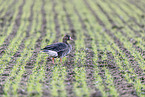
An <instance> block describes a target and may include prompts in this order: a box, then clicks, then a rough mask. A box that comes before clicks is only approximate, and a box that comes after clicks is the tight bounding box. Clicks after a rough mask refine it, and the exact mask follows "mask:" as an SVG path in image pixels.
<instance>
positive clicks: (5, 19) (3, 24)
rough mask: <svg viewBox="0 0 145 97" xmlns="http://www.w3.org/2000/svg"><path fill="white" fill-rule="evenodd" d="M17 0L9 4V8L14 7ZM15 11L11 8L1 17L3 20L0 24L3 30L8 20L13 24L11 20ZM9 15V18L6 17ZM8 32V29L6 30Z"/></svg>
mask: <svg viewBox="0 0 145 97" xmlns="http://www.w3.org/2000/svg"><path fill="white" fill-rule="evenodd" d="M16 2H17V0H14V1H13V2H12V3H11V4H10V5H9V6H8V9H12V7H13V6H14V5H15V4H16ZM13 14H14V13H13V12H12V11H11V10H8V11H7V12H6V13H5V15H4V16H2V17H1V18H0V20H2V22H1V23H0V26H1V27H2V30H3V28H4V26H6V22H7V21H8V23H9V24H11V20H12V18H13ZM6 17H9V18H6ZM5 33H6V31H5Z"/></svg>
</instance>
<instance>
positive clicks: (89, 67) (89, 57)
mask: <svg viewBox="0 0 145 97" xmlns="http://www.w3.org/2000/svg"><path fill="white" fill-rule="evenodd" d="M74 11H75V13H76V15H77V16H78V17H79V21H80V23H81V25H82V29H83V31H84V35H85V40H84V42H85V48H84V51H85V53H86V56H85V58H86V61H85V65H84V66H85V68H86V73H87V74H86V78H87V85H88V87H89V88H90V89H92V90H93V89H95V86H94V83H93V82H94V76H93V74H94V64H93V57H94V52H93V50H92V45H91V44H90V43H91V42H92V38H91V37H90V35H89V34H88V30H87V28H86V25H85V23H84V21H83V19H82V17H81V15H80V13H79V12H78V9H77V8H76V7H74ZM86 19H87V18H86ZM95 92H96V93H99V94H98V95H101V92H100V91H99V89H95ZM93 95H94V94H91V96H93Z"/></svg>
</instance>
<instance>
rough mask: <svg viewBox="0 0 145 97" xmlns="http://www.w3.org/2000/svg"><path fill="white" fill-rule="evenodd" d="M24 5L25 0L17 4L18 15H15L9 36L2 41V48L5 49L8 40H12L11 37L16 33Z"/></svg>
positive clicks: (8, 42)
mask: <svg viewBox="0 0 145 97" xmlns="http://www.w3.org/2000/svg"><path fill="white" fill-rule="evenodd" d="M24 5H25V0H23V2H22V4H21V5H20V6H19V12H18V15H17V17H16V20H15V24H14V26H13V30H12V33H10V34H9V36H8V37H7V38H6V39H5V41H4V43H3V46H2V48H3V50H5V49H7V47H8V45H9V44H10V42H11V41H12V39H13V38H14V37H15V35H16V34H17V30H18V29H19V27H20V22H21V21H20V19H21V16H22V13H23V6H24Z"/></svg>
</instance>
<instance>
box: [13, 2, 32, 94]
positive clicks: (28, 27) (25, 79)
mask: <svg viewBox="0 0 145 97" xmlns="http://www.w3.org/2000/svg"><path fill="white" fill-rule="evenodd" d="M33 7H34V1H33V3H32V5H31V7H30V16H29V18H28V20H29V25H28V26H27V30H26V37H25V38H24V39H23V40H22V42H21V44H20V46H19V50H18V51H17V52H16V53H15V56H17V55H18V56H19V53H20V52H22V51H23V50H24V48H25V44H24V43H25V41H26V40H27V39H28V38H29V33H30V31H31V29H32V23H33ZM28 75H29V69H27V68H25V73H24V74H23V75H22V78H21V81H20V88H19V89H18V94H19V93H20V94H21V95H26V92H25V91H24V90H23V89H21V88H24V87H25V86H26V85H27V80H28Z"/></svg>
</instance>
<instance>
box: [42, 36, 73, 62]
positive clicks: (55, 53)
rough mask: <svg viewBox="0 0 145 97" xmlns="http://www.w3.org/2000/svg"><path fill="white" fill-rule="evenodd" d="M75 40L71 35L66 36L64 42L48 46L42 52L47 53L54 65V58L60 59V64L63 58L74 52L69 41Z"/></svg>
mask: <svg viewBox="0 0 145 97" xmlns="http://www.w3.org/2000/svg"><path fill="white" fill-rule="evenodd" d="M68 40H73V39H72V38H71V37H70V36H69V35H65V36H64V37H63V42H58V43H53V44H51V45H47V46H46V47H44V48H43V49H41V50H42V51H41V52H44V53H47V54H48V55H49V56H50V57H51V58H52V63H53V64H54V58H60V62H62V58H63V57H64V56H66V55H67V54H68V53H70V51H71V50H72V46H71V44H69V43H68V42H67V41H68Z"/></svg>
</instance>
